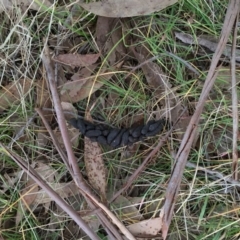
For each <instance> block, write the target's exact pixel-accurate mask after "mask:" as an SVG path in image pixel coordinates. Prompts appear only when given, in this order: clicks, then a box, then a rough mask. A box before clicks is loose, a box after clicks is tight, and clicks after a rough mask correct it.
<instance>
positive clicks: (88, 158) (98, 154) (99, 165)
mask: <svg viewBox="0 0 240 240" xmlns="http://www.w3.org/2000/svg"><path fill="white" fill-rule="evenodd" d="M84 161H85V166H86V170H87V175H88V179H89V182H90V184H91V185H92V187H93V188H94V189H96V190H97V191H98V192H99V194H100V196H101V199H102V200H103V201H106V199H107V198H106V169H105V165H104V161H103V158H102V151H101V148H100V147H99V145H98V143H96V142H92V141H91V140H90V139H89V138H87V137H85V138H84Z"/></svg>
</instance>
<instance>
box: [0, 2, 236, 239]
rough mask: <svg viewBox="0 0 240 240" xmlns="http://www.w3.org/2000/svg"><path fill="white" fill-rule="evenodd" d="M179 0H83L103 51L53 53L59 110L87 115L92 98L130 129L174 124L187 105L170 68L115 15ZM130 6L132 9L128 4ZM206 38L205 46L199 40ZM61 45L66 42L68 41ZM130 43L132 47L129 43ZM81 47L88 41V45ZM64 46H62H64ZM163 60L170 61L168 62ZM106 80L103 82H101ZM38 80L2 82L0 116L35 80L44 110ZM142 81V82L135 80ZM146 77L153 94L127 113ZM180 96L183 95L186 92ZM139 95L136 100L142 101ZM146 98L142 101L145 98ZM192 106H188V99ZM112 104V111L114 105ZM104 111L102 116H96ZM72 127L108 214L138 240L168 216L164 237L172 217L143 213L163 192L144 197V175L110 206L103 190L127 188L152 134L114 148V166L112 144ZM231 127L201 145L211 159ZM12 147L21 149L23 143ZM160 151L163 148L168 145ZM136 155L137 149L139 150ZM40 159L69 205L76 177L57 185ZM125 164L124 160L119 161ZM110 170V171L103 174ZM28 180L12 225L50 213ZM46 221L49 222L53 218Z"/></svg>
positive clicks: (221, 150) (184, 121) (183, 125)
mask: <svg viewBox="0 0 240 240" xmlns="http://www.w3.org/2000/svg"><path fill="white" fill-rule="evenodd" d="M167 2H168V3H167ZM176 2H177V1H164V2H162V3H159V1H151V3H149V2H146V1H143V2H141V4H139V1H138V3H136V2H134V1H124V4H122V3H121V4H120V5H119V2H117V1H113V0H111V1H110V0H109V1H103V2H99V1H98V2H91V3H88V4H85V3H81V2H80V5H81V6H83V7H84V8H85V9H86V10H88V11H91V12H94V13H95V14H97V15H99V17H98V18H97V22H96V31H95V35H94V36H95V38H96V42H95V41H94V44H97V48H98V49H99V50H100V52H99V53H94V54H92V53H89V52H87V51H85V50H82V51H83V52H84V51H85V52H84V53H81V54H78V53H77V54H72V51H71V50H70V48H69V46H66V49H68V51H69V53H66V52H64V51H60V54H58V55H56V57H54V58H53V60H54V61H55V63H56V65H57V66H58V74H59V75H60V72H61V75H62V77H61V78H62V79H64V81H63V82H61V85H58V89H59V95H60V98H61V104H62V108H63V110H64V111H66V112H70V113H74V114H75V115H76V114H77V113H76V108H77V109H78V111H83V112H85V111H86V110H84V109H87V107H88V105H89V104H92V103H93V102H95V104H96V103H97V104H96V106H97V107H96V110H97V111H98V112H99V111H100V113H101V114H102V116H104V118H105V119H104V120H103V121H104V122H105V121H109V122H113V123H114V124H115V125H120V126H129V125H130V123H131V124H132V123H135V124H137V123H138V122H144V121H145V120H146V118H147V119H150V118H151V117H153V116H154V117H155V118H158V119H160V118H161V117H162V116H166V117H167V118H170V119H171V120H172V121H173V122H174V121H176V120H177V118H178V116H179V115H180V113H181V112H182V111H183V109H184V108H183V106H182V104H183V100H182V98H181V97H180V94H179V89H176V88H175V85H174V82H173V81H172V78H173V75H171V74H169V72H166V68H162V67H161V66H160V64H159V62H158V58H156V56H155V58H154V60H153V61H151V58H152V55H153V54H152V53H151V52H150V51H149V50H148V49H150V46H149V45H147V44H146V43H144V44H141V45H142V46H141V47H136V45H137V43H138V42H141V41H142V38H141V37H140V36H137V35H134V36H131V34H129V32H131V28H128V27H127V26H129V25H125V23H126V22H125V20H124V19H122V20H123V21H122V20H119V19H116V18H115V17H119V18H123V17H126V16H138V15H141V16H143V15H147V14H149V13H152V12H155V11H158V10H160V9H161V8H163V7H166V6H170V5H171V4H174V3H176ZM99 4H102V5H101V6H102V8H100V7H99ZM164 4H165V5H164ZM118 5H119V6H118ZM133 5H134V7H132V6H133ZM116 6H118V8H116ZM33 9H34V8H33ZM109 9H110V10H109ZM123 9H124V10H123ZM126 9H127V10H126ZM38 10H39V9H38ZM133 23H134V21H133V22H131V24H132V26H131V27H132V28H135V29H137V28H138V26H137V25H134V24H133ZM90 29H91V28H90ZM143 29H144V27H142V28H141V31H142V33H143V32H144V31H146V32H144V34H145V35H147V31H149V29H145V30H143ZM91 30H92V29H91ZM126 32H128V34H126ZM125 34H126V35H125ZM175 34H176V38H178V39H179V40H181V41H183V42H184V43H185V44H186V43H187V44H201V45H202V46H204V47H208V48H209V49H210V50H212V51H215V50H216V46H217V44H216V45H214V43H213V42H214V41H212V40H211V41H210V40H209V39H207V40H206V39H203V37H201V38H197V40H198V42H195V41H194V38H193V37H192V36H191V35H184V34H185V33H176V32H175ZM129 35H130V37H129ZM206 38H207V37H206ZM186 39H187V40H186ZM129 40H130V41H129ZM209 41H210V42H209ZM80 42H81V41H80ZM126 43H128V44H129V45H127V44H126ZM204 43H207V44H205V45H204ZM65 44H66V45H67V43H65ZM130 45H134V46H131V47H129V46H130ZM73 46H74V45H73ZM86 46H87V45H85V47H86ZM62 47H63V48H64V44H63V45H62ZM85 49H86V48H85ZM80 52H81V51H80ZM91 52H93V51H91ZM94 52H95V51H94ZM97 52H98V51H97ZM237 53H238V52H237ZM224 55H225V56H228V57H229V56H230V52H229V49H227V48H226V49H225V51H224ZM236 59H237V57H236ZM168 61H169V62H170V60H169V59H168ZM116 66H117V67H116ZM138 66H139V67H138ZM116 69H120V71H119V72H118V71H117V70H116ZM129 69H133V70H134V71H132V72H131V74H130V75H128V73H129ZM220 70H221V71H220V72H227V69H226V71H225V69H224V68H222V69H220ZM173 72H174V69H173ZM121 74H122V75H123V76H121V77H123V79H124V82H121V81H120V80H119V75H121ZM124 74H125V75H124ZM69 75H70V77H69ZM141 75H142V76H144V78H142V79H141V78H140V77H139V76H141ZM103 78H104V81H103V80H102V79H103ZM221 78H222V80H223V84H222V86H220V85H218V84H217V87H220V89H221V91H225V92H226V98H228V97H229V94H227V91H228V89H229V88H230V87H231V85H230V83H229V82H230V81H229V80H228V73H226V74H225V73H223V74H222V75H221V76H219V79H221ZM141 81H142V82H141ZM36 82H37V85H35V82H34V83H33V82H32V80H30V81H28V80H26V79H19V81H18V82H14V83H11V84H6V85H5V86H4V87H2V89H1V92H0V108H1V113H2V112H3V111H7V110H8V108H9V107H11V106H12V105H13V104H15V105H18V104H21V100H22V98H23V97H24V96H26V95H27V94H28V93H33V88H31V87H32V86H33V85H34V86H35V87H36V90H37V91H36V92H37V100H36V106H38V107H43V108H48V109H49V108H52V102H51V97H50V93H49V89H48V87H47V85H46V79H43V80H36ZM133 82H137V84H136V85H135V87H133V85H131V83H133ZM139 82H141V83H140V84H139ZM143 82H144V84H145V85H144V86H145V88H147V91H149V90H151V93H150V94H149V92H147V91H146V92H147V94H149V96H151V97H149V98H148V100H149V99H150V101H149V102H148V103H147V104H146V105H142V106H141V107H142V108H144V109H143V110H142V111H141V110H140V111H139V110H137V111H135V112H134V111H132V110H129V109H130V108H131V104H132V105H133V106H136V105H137V104H139V103H136V102H134V101H132V99H133V97H132V96H130V95H128V94H129V88H131V87H132V90H134V91H135V95H136V96H137V94H138V91H139V89H141V88H142V84H143ZM145 82H146V83H145ZM109 86H112V89H111V90H113V89H117V87H116V86H118V91H116V92H114V91H110V92H107V91H108V87H109ZM199 86H201V83H200V84H199ZM119 89H121V90H122V92H121V91H119ZM123 90H124V91H123ZM106 93H107V94H106ZM123 93H124V94H123ZM104 94H105V95H104ZM107 97H109V99H107ZM141 97H142V96H141ZM184 97H185V98H187V96H184ZM24 98H25V97H24ZM139 99H140V100H141V98H139ZM143 99H144V98H143ZM214 99H217V92H216V91H215V90H214V91H212V93H211V94H210V100H211V101H213V100H214ZM148 100H146V99H144V101H148ZM124 101H125V102H124ZM119 102H120V103H122V104H123V105H124V104H125V105H126V107H125V109H124V110H123V111H122V109H121V108H122V106H121V107H119V108H118V106H117V104H118V103H119ZM73 104H74V106H73ZM115 105H116V106H115ZM143 106H144V107H143ZM191 106H193V104H192V105H191ZM221 106H222V105H218V108H221ZM75 107H76V108H75ZM115 107H116V109H114V108H115ZM47 113H48V111H46V117H47V116H48V114H47ZM78 114H80V115H81V116H82V117H84V115H83V113H80V112H79V113H78ZM119 114H120V115H121V114H122V119H120V120H119V116H120V115H119ZM102 116H100V118H101V117H102ZM65 117H66V119H67V120H69V119H70V118H71V114H70V115H68V114H65ZM191 117H192V111H191V109H188V110H187V111H185V114H184V115H182V116H181V118H180V121H179V122H178V123H177V125H175V128H176V130H175V133H174V134H175V135H174V136H176V138H175V140H178V141H181V140H182V136H183V134H184V132H185V130H186V129H187V127H188V125H189V121H190V118H191ZM95 120H96V117H95V116H94V120H93V121H95ZM48 121H49V123H51V125H52V126H54V125H55V124H56V121H55V119H54V114H52V112H49V118H48ZM101 121H102V119H101ZM35 124H36V123H35ZM38 125H39V129H38V130H41V131H42V129H43V128H42V127H43V126H42V125H41V123H38ZM218 127H219V128H218V129H217V128H215V129H213V131H212V136H211V137H213V138H212V139H214V140H211V141H210V142H211V143H212V142H216V141H217V138H221V139H223V138H222V134H221V129H223V128H224V126H222V125H219V126H218ZM30 129H31V128H30ZM32 129H33V128H32ZM219 129H220V130H219ZM228 129H229V128H228ZM72 130H73V129H71V128H70V126H68V134H69V135H70V138H71V139H72V140H73V141H72V142H71V145H72V146H73V147H75V154H76V156H78V160H79V163H80V165H81V164H82V162H81V158H82V156H84V160H85V164H84V166H85V170H86V172H85V174H86V175H87V177H86V181H88V183H89V185H91V188H92V189H94V191H95V192H96V193H97V194H98V195H99V196H100V197H101V200H102V202H103V203H105V204H106V205H108V204H110V206H111V207H112V209H113V210H114V211H113V212H114V213H115V214H116V215H117V216H118V218H119V219H120V221H122V222H124V224H126V225H127V228H128V229H129V230H130V232H131V233H132V234H134V235H135V236H138V237H143V238H144V237H146V238H148V239H149V238H150V239H152V238H154V237H157V236H159V232H160V231H161V230H162V223H163V221H165V225H164V228H163V230H164V234H165V235H164V236H165V237H166V232H167V231H168V225H167V224H166V216H170V215H167V214H166V215H165V216H164V217H165V218H164V217H163V215H162V213H164V212H163V209H162V212H161V213H160V216H156V215H154V217H150V215H149V214H145V213H144V212H143V209H144V208H145V198H146V199H148V200H149V201H151V200H153V199H152V198H155V197H156V198H158V197H159V195H161V194H162V190H161V191H159V190H158V189H157V188H156V189H154V191H156V192H155V195H153V196H148V195H147V192H148V187H146V186H142V185H144V184H145V185H146V183H149V186H151V179H150V178H149V179H144V177H143V176H141V174H140V175H138V178H137V179H138V180H137V181H133V182H131V190H130V189H128V188H127V189H125V191H124V193H123V192H122V194H120V195H118V196H117V197H116V199H115V201H113V202H112V203H111V201H110V200H109V198H108V197H107V193H108V192H110V191H113V194H112V195H114V194H115V193H117V192H118V191H121V189H123V188H124V184H126V183H128V181H129V180H130V176H131V174H132V173H133V172H134V170H135V169H136V168H137V167H138V166H139V165H141V163H142V160H143V159H144V157H145V156H146V155H147V153H148V152H149V150H150V149H151V148H152V146H153V144H154V140H153V141H152V139H149V141H147V142H144V143H138V144H135V145H133V146H132V147H129V148H126V149H121V150H119V151H120V152H121V156H122V158H121V159H120V160H121V161H120V162H118V163H117V164H116V165H117V166H114V164H113V165H112V166H111V164H112V163H115V160H116V161H118V160H119V159H118V157H117V156H118V155H117V151H118V150H117V151H113V153H111V151H109V149H105V148H102V147H100V146H99V145H98V144H97V143H95V142H92V141H90V139H88V138H86V137H85V139H84V140H83V139H81V136H80V137H79V135H80V133H79V132H78V131H75V132H73V134H72V133H71V132H72ZM229 132H231V130H228V131H227V132H226V138H227V140H226V144H221V146H215V145H214V144H209V145H206V146H205V147H206V149H208V151H207V152H209V153H210V152H213V153H214V154H213V158H216V154H217V157H222V156H224V155H228V154H229V152H227V151H225V150H226V149H229V146H230V145H231V140H230V141H229V139H231V138H232V135H231V134H229ZM55 135H56V138H57V139H58V140H59V142H60V144H61V148H62V149H64V148H65V146H64V144H63V141H62V140H61V139H62V136H61V134H60V131H59V130H58V129H55ZM206 136H207V135H206ZM36 139H37V142H40V136H38V137H37V138H36ZM26 140H27V141H29V140H28V139H27V138H25V140H24V141H26ZM197 140H198V134H196V141H195V144H194V145H193V146H194V147H199V145H198V144H199V143H197ZM21 141H22V143H23V142H24V141H23V140H19V142H18V143H19V144H21ZM155 141H156V140H155ZM49 144H50V145H51V143H49V142H43V143H42V144H39V145H38V147H40V148H44V150H46V149H47V148H48V147H49ZM83 145H84V149H83ZM51 146H52V145H51ZM45 148H46V149H45ZM16 149H17V150H18V151H19V150H20V149H21V148H16ZM166 149H167V147H166ZM163 151H165V149H164V150H163ZM139 152H141V153H140V154H139ZM109 153H110V154H112V155H111V156H112V157H111V158H110V159H111V161H110V162H106V161H105V158H107V157H106V156H107V154H109ZM38 154H40V155H41V154H45V152H44V151H43V150H41V151H40V150H39V151H38ZM155 154H156V153H155ZM158 154H159V155H158V156H160V158H161V157H163V156H164V155H163V154H162V153H161V152H160V151H159V153H158ZM168 154H169V153H168ZM47 155H48V154H46V157H47V158H48V156H47ZM54 155H55V153H54V151H53V152H52V156H54ZM173 155H174V153H173ZM228 156H229V155H228ZM208 157H209V156H208ZM211 157H212V156H210V158H211ZM136 158H137V160H136ZM39 159H40V158H36V163H37V165H40V167H38V168H37V169H36V170H37V171H38V173H40V175H41V176H42V177H43V178H44V179H45V180H47V182H48V183H49V184H50V185H51V186H52V187H53V189H54V190H55V191H56V192H57V193H58V194H59V195H60V196H61V197H62V198H64V199H65V200H67V201H69V202H70V204H72V205H73V202H72V200H70V199H71V197H75V196H76V195H77V194H79V189H78V188H77V187H76V185H75V184H74V182H73V181H72V180H67V181H66V183H62V182H61V183H60V182H58V181H57V180H56V179H60V178H61V176H60V175H59V172H58V171H56V169H54V168H53V167H52V166H51V165H50V164H49V163H50V162H47V163H44V164H43V163H41V160H39ZM50 160H52V159H49V161H50ZM154 160H155V159H154ZM108 161H109V159H108ZM124 161H125V164H123V163H122V162H124ZM138 161H139V162H138ZM148 164H149V165H148V166H149V167H152V166H154V165H155V164H157V161H152V162H148ZM109 168H110V169H111V170H113V172H114V173H117V174H115V175H113V177H112V178H111V180H113V181H112V182H115V183H117V184H114V187H115V188H113V187H112V185H111V183H109V179H108V177H109V176H110V175H109V174H111V171H109ZM143 169H145V168H143ZM107 171H109V172H108V174H107ZM146 171H148V170H146ZM168 171H169V173H170V172H171V169H170V168H169V169H168ZM20 172H21V171H19V174H20ZM144 173H145V172H144ZM147 173H148V172H147ZM149 174H152V176H153V175H154V174H153V173H150V172H149ZM46 175H48V176H46ZM9 176H10V175H9ZM114 178H115V179H114ZM8 179H9V180H8V181H9V184H10V182H11V181H12V180H11V178H8ZM14 181H15V182H16V181H17V180H16V179H15V180H14ZM164 181H165V180H164ZM25 182H26V184H25V186H24V187H22V188H21V191H20V202H19V208H18V210H17V214H16V222H17V224H20V222H21V220H22V219H23V216H24V215H23V214H22V211H23V212H25V211H27V210H29V211H30V212H32V213H34V212H35V209H36V207H37V206H39V205H43V206H44V208H45V213H47V212H48V211H49V210H50V208H51V205H50V202H51V199H50V198H49V197H48V196H47V194H46V193H45V192H44V191H42V190H41V189H39V187H38V184H37V183H35V182H34V181H33V180H31V179H28V178H25ZM166 182H167V181H166ZM178 182H181V176H180V178H179V179H178ZM142 183H144V184H142ZM11 186H12V185H11ZM4 188H5V189H4V191H5V192H6V184H5V185H4ZM142 193H143V194H144V198H141V197H140V199H139V201H140V202H141V201H142V203H141V204H139V205H138V207H136V206H135V205H133V204H132V203H131V201H129V200H128V198H127V197H129V195H134V194H136V197H138V196H140V195H141V194H142ZM133 197H134V196H133ZM151 197H152V198H151ZM168 197H169V196H168ZM172 197H173V196H170V198H167V201H169V202H171V201H172ZM79 201H83V202H84V204H86V205H87V203H86V202H85V201H84V200H79ZM20 205H21V206H20ZM76 209H77V208H76ZM78 209H79V208H78ZM160 210H161V208H160V206H158V205H157V206H156V209H154V211H156V212H160ZM84 211H90V213H89V215H87V216H85V218H84V219H85V220H86V221H87V222H88V223H89V225H92V226H94V228H93V229H94V231H98V230H99V226H101V224H100V221H99V220H98V219H96V218H95V217H93V216H95V215H94V211H93V212H91V210H89V208H88V207H83V208H82V209H81V210H79V213H80V214H82V215H84ZM91 214H93V215H91ZM60 219H61V217H60V216H59V221H60ZM63 219H64V218H63ZM61 220H62V219H61ZM51 221H54V220H53V219H52V220H51ZM68 226H69V229H72V231H77V230H78V228H79V226H77V225H74V223H73V221H71V222H69V225H68ZM54 227H57V225H56V226H55V225H54ZM53 229H54V228H53ZM69 234H70V235H71V231H65V233H64V235H65V236H67V235H69ZM76 235H77V234H76ZM76 235H75V237H76ZM78 236H79V237H80V236H82V235H81V234H79V235H78Z"/></svg>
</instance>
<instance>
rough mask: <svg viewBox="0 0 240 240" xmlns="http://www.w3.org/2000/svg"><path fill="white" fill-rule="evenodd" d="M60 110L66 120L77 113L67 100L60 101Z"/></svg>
mask: <svg viewBox="0 0 240 240" xmlns="http://www.w3.org/2000/svg"><path fill="white" fill-rule="evenodd" d="M61 106H62V110H63V112H64V116H65V119H66V120H69V119H71V118H73V115H76V114H77V109H76V108H75V107H74V106H73V105H72V103H69V102H61Z"/></svg>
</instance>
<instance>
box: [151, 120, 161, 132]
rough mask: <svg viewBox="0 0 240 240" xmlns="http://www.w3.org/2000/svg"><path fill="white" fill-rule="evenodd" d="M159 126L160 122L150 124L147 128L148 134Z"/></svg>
mask: <svg viewBox="0 0 240 240" xmlns="http://www.w3.org/2000/svg"><path fill="white" fill-rule="evenodd" d="M159 124H162V122H161V121H157V122H155V123H153V124H151V125H150V126H149V128H148V131H150V132H151V131H154V130H155V129H156V128H158V126H159Z"/></svg>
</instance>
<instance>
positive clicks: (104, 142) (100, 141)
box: [97, 135, 107, 145]
mask: <svg viewBox="0 0 240 240" xmlns="http://www.w3.org/2000/svg"><path fill="white" fill-rule="evenodd" d="M97 142H98V143H100V144H102V145H107V138H106V137H104V136H102V135H101V136H98V138H97Z"/></svg>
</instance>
